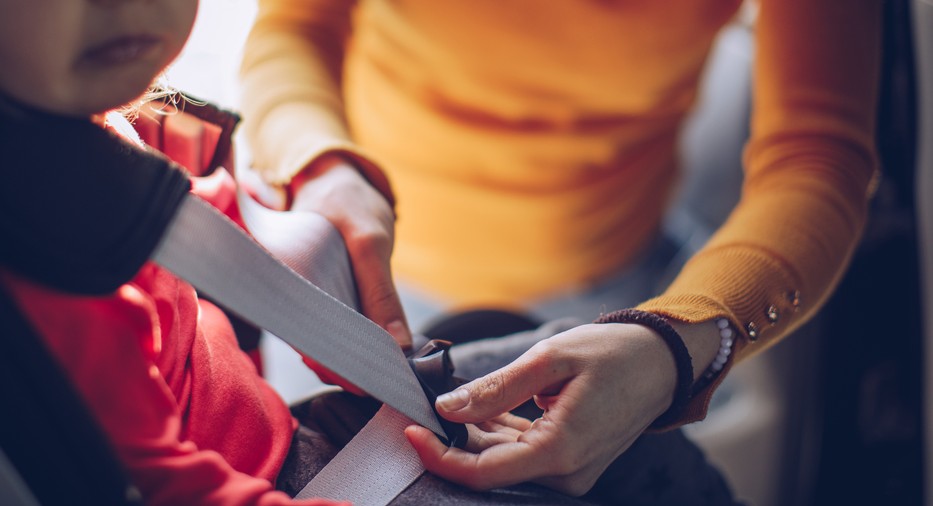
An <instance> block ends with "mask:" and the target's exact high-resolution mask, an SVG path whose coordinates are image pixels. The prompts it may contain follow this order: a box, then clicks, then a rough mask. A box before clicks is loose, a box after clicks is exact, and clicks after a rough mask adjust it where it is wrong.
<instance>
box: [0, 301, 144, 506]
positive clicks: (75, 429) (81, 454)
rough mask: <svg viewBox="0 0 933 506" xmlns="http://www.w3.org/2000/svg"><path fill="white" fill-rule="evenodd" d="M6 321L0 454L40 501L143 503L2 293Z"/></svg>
mask: <svg viewBox="0 0 933 506" xmlns="http://www.w3.org/2000/svg"><path fill="white" fill-rule="evenodd" d="M0 322H3V325H2V327H0V339H2V346H3V353H0V403H2V406H3V415H2V416H0V447H2V448H3V452H4V453H5V454H6V455H7V457H8V458H9V460H10V461H11V462H12V464H13V466H14V467H15V468H16V470H17V471H18V472H19V474H20V476H21V477H22V479H23V481H24V482H25V483H26V485H27V486H28V487H29V489H30V490H31V492H32V493H33V495H34V496H35V497H36V499H38V501H39V502H40V503H41V504H43V505H54V504H68V505H72V504H99V505H109V504H115V505H128V504H142V501H141V500H140V499H139V493H138V492H137V491H136V489H135V488H133V487H131V486H130V482H129V480H128V479H127V476H126V474H125V473H124V471H123V469H122V468H121V466H120V464H119V462H118V461H117V459H116V456H115V455H114V453H113V451H112V449H111V448H110V444H109V442H108V440H107V439H106V438H105V437H104V435H103V433H102V432H101V431H100V429H99V428H98V426H97V423H96V421H95V420H94V419H92V418H91V415H90V414H89V413H88V411H87V408H85V406H84V404H83V402H82V400H81V399H80V398H79V396H78V393H77V392H76V391H75V390H74V388H73V387H72V386H71V384H70V383H69V382H68V380H67V379H66V377H65V375H64V373H63V372H62V370H61V367H60V366H59V364H58V363H57V362H56V361H55V359H54V358H53V357H52V356H51V355H50V354H49V352H48V350H47V349H46V348H45V347H44V346H43V345H42V343H41V341H40V340H39V337H38V336H37V335H36V332H35V331H34V329H33V328H32V327H31V326H30V325H29V323H28V322H27V321H26V320H25V319H24V318H23V316H22V315H21V314H20V313H19V310H18V309H17V308H16V306H15V304H14V303H13V301H12V300H11V299H10V297H9V295H8V294H7V293H6V290H4V289H3V288H2V287H0ZM0 502H2V501H0Z"/></svg>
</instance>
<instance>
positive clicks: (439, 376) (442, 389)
mask: <svg viewBox="0 0 933 506" xmlns="http://www.w3.org/2000/svg"><path fill="white" fill-rule="evenodd" d="M450 346H451V343H450V341H444V340H441V339H432V340H430V341H428V342H427V343H426V344H425V345H424V346H422V347H421V349H420V350H418V351H417V352H415V353H414V354H413V355H412V356H410V357H409V358H408V363H409V365H411V369H412V370H413V371H414V372H415V377H416V378H418V382H419V383H421V388H422V390H424V393H425V395H426V396H427V397H428V401H429V402H430V403H431V409H433V410H434V414H435V415H436V416H437V420H438V421H439V422H440V424H441V427H443V428H444V431H445V432H446V433H447V438H448V439H447V440H446V441H445V440H444V438H443V437H441V436H440V435H437V437H438V439H440V440H441V441H442V442H443V443H444V444H446V445H447V446H456V447H457V448H463V447H465V446H466V443H467V428H466V425H464V424H462V423H456V422H451V421H450V420H447V419H445V418H444V417H442V416H440V415H438V414H437V408H436V407H435V406H434V401H435V400H437V397H438V396H439V395H443V394H445V393H447V392H449V391H451V390H453V389H455V388H457V387H458V386H460V385H462V384H464V383H466V381H464V380H462V379H460V378H457V377H455V376H454V365H453V362H451V361H450Z"/></svg>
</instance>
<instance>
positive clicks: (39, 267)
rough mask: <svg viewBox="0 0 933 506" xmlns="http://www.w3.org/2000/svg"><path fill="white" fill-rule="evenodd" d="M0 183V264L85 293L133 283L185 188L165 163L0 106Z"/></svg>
mask: <svg viewBox="0 0 933 506" xmlns="http://www.w3.org/2000/svg"><path fill="white" fill-rule="evenodd" d="M0 174H2V175H3V184H2V185H0V237H2V238H3V240H0V264H3V265H4V266H7V267H9V268H11V269H13V270H15V271H17V272H19V273H21V274H23V275H25V276H27V277H29V278H31V279H33V280H35V281H38V282H40V283H43V284H46V285H49V286H52V287H55V288H57V289H61V290H64V291H68V292H73V293H83V294H103V293H108V292H111V291H113V290H114V289H116V288H117V287H118V286H120V285H121V284H123V283H124V282H126V281H128V280H129V279H131V278H132V277H133V275H135V273H136V272H137V271H138V270H139V268H140V267H141V266H142V265H143V264H144V263H145V262H146V260H147V259H148V258H149V256H150V254H151V253H152V250H153V249H154V248H155V247H156V245H157V244H158V241H159V239H160V238H161V236H162V233H163V232H164V230H165V228H166V227H167V226H168V224H169V223H170V221H171V218H172V217H173V216H174V214H175V211H176V209H177V207H178V205H179V204H180V202H181V199H182V198H183V197H184V196H185V194H186V193H187V192H188V190H189V188H190V182H189V180H188V177H187V175H186V174H185V173H184V171H183V170H182V169H181V168H179V167H178V166H176V165H174V164H173V163H172V162H170V161H169V160H168V159H166V158H165V157H163V156H160V155H158V154H154V153H150V152H146V151H143V150H141V149H137V148H136V147H134V146H131V145H129V144H127V143H126V142H124V141H123V140H121V139H119V138H118V137H117V136H116V135H115V134H113V133H111V132H108V131H106V130H104V129H102V128H100V127H99V126H97V125H94V124H93V123H91V122H90V121H88V120H85V119H78V118H67V117H60V116H53V115H50V114H47V113H43V112H40V111H35V110H30V109H28V108H25V107H23V106H21V105H19V104H16V103H13V102H11V101H10V100H9V99H6V98H3V97H0Z"/></svg>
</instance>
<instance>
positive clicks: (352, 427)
mask: <svg viewBox="0 0 933 506" xmlns="http://www.w3.org/2000/svg"><path fill="white" fill-rule="evenodd" d="M378 406H379V404H378V402H376V401H373V400H371V399H363V398H360V397H356V396H354V395H352V394H346V393H329V394H324V395H322V396H319V397H317V398H315V399H312V400H310V401H307V402H305V403H302V404H300V405H297V406H295V407H294V408H293V409H292V412H293V414H294V415H295V416H296V417H297V418H298V420H299V422H300V423H301V427H300V428H299V430H298V431H297V432H296V434H295V438H294V441H293V443H292V447H291V450H290V452H289V455H288V457H287V459H286V461H285V464H284V465H283V468H282V471H281V472H280V474H279V479H278V482H277V487H278V488H279V489H280V490H283V491H285V492H286V493H288V494H290V495H292V496H294V495H295V494H297V493H298V492H299V491H300V490H301V489H302V488H303V487H304V486H305V484H307V482H308V481H310V480H311V478H312V477H314V475H315V474H317V472H318V471H320V469H321V468H323V467H324V465H325V464H326V463H327V462H328V461H329V460H330V459H331V458H333V456H334V455H335V454H336V453H337V451H338V449H339V448H340V447H342V446H343V445H344V444H345V443H346V441H347V440H349V438H351V437H352V436H353V435H354V434H355V433H356V432H357V431H358V430H359V429H361V428H362V427H363V425H365V423H366V422H367V421H368V420H369V417H371V416H372V415H373V414H374V413H375V412H376V410H377V409H378ZM392 504H394V505H409V504H410V505H423V504H438V505H444V504H448V505H467V504H490V505H492V504H496V505H519V504H535V505H567V506H572V505H587V504H625V505H626V506H634V505H666V504H670V505H675V504H676V505H691V504H697V505H701V504H702V505H732V504H734V503H733V501H732V498H731V493H730V491H729V489H728V486H727V485H726V483H725V481H724V480H723V479H722V477H721V475H720V474H719V472H718V471H717V470H716V469H715V468H713V467H712V466H710V465H709V463H708V462H707V461H706V459H705V457H704V456H703V454H702V452H701V451H700V450H699V449H698V448H697V447H696V445H695V444H694V443H692V442H691V441H690V440H688V439H687V438H686V437H685V436H684V435H683V433H682V432H681V431H679V430H675V431H671V432H665V433H661V434H645V435H643V436H642V437H641V438H639V439H638V440H637V441H636V442H635V443H634V444H633V445H632V446H631V447H630V448H629V449H628V450H627V451H626V452H625V453H623V454H622V455H621V456H620V457H619V458H618V459H616V461H615V462H613V464H612V465H611V466H610V467H609V468H608V469H607V470H606V472H605V473H604V474H603V477H602V478H600V480H599V481H598V482H597V483H596V485H595V486H594V487H593V489H592V491H591V492H590V493H589V494H587V495H586V496H584V497H582V498H573V497H568V496H566V495H563V494H560V493H557V492H554V491H552V490H549V489H546V488H543V487H539V486H537V485H532V484H522V485H516V486H512V487H507V488H502V489H496V490H491V491H485V492H475V491H471V490H469V489H467V488H465V487H462V486H460V485H457V484H454V483H450V482H447V481H444V480H441V479H439V478H436V477H434V476H432V475H430V474H425V475H423V476H422V477H421V478H419V479H418V480H417V481H416V482H415V483H414V484H413V485H412V486H411V487H409V488H408V489H407V490H405V491H404V492H403V493H402V494H401V495H399V497H398V498H396V499H395V501H393V503H392Z"/></svg>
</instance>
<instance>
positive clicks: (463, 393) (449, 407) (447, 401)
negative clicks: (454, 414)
mask: <svg viewBox="0 0 933 506" xmlns="http://www.w3.org/2000/svg"><path fill="white" fill-rule="evenodd" d="M469 403H470V391H469V390H467V389H466V388H457V389H456V390H452V391H450V392H447V393H446V394H444V395H439V396H437V405H438V407H440V408H441V409H443V410H444V411H448V412H450V411H457V410H460V409H463V408H465V407H466V405H467V404H469Z"/></svg>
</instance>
